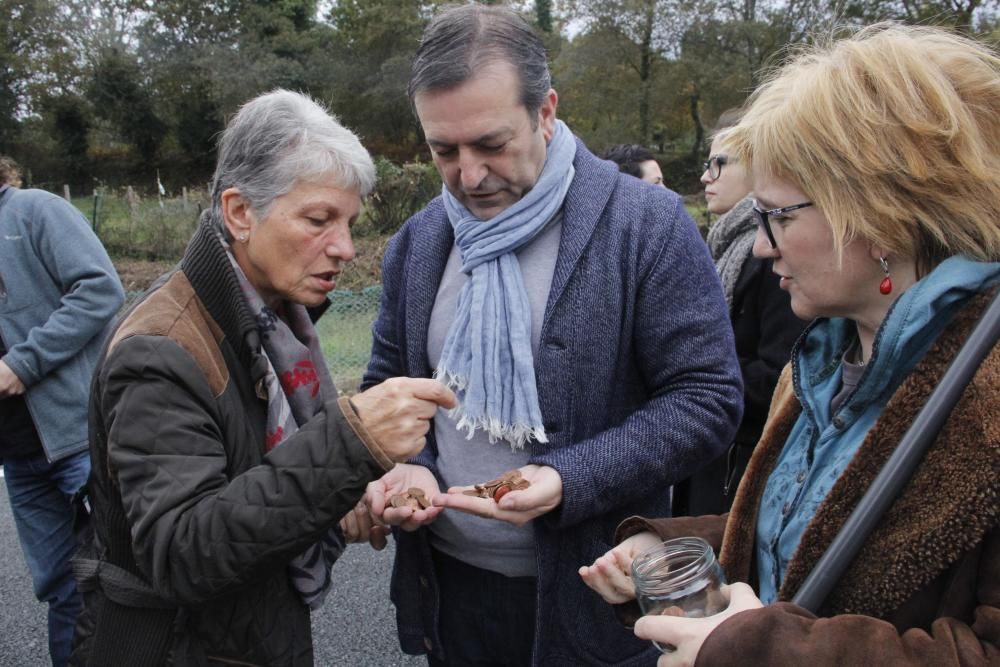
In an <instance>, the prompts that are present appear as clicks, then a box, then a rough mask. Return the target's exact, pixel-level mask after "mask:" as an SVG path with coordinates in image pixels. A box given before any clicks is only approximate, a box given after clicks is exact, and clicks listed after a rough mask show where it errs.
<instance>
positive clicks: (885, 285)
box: [878, 255, 892, 294]
mask: <svg viewBox="0 0 1000 667" xmlns="http://www.w3.org/2000/svg"><path fill="white" fill-rule="evenodd" d="M878 261H879V263H881V264H882V272H883V273H885V278H883V279H882V282H881V283H879V285H878V291H879V292H881V293H882V294H888V293H890V292H891V291H892V278H890V277H889V262H887V261H885V257H882V256H881V255H880V256H879V258H878Z"/></svg>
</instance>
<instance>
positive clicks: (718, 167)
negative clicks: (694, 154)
mask: <svg viewBox="0 0 1000 667" xmlns="http://www.w3.org/2000/svg"><path fill="white" fill-rule="evenodd" d="M728 163H729V157H728V156H726V155H713V156H712V157H710V158H708V162H705V163H703V164H702V166H703V167H705V171H707V172H708V177H709V178H710V179H712V180H713V181H714V180H715V179H717V178H718V177H719V176H722V165H724V164H728Z"/></svg>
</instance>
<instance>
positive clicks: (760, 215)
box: [753, 199, 813, 250]
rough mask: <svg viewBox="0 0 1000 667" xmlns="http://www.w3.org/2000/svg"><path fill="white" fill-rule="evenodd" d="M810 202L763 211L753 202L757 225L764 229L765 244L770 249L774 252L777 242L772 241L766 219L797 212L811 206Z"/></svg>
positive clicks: (772, 236) (768, 223)
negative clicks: (769, 246)
mask: <svg viewBox="0 0 1000 667" xmlns="http://www.w3.org/2000/svg"><path fill="white" fill-rule="evenodd" d="M812 205H813V203H812V202H811V201H807V202H803V203H801V204H793V205H791V206H783V207H781V208H770V209H763V208H761V207H760V205H759V204H758V203H757V200H756V199H754V200H753V212H754V213H756V214H757V224H759V225H760V226H761V227H763V228H764V234H766V235H767V242H768V243H770V244H771V249H772V250H775V249H777V247H778V242H777V241H775V240H774V232H773V231H771V223H770V222H768V218H769V217H770V216H772V215H784V214H785V213H790V212H792V211H797V210H799V209H800V208H806V207H807V206H812Z"/></svg>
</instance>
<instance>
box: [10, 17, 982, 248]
mask: <svg viewBox="0 0 1000 667" xmlns="http://www.w3.org/2000/svg"><path fill="white" fill-rule="evenodd" d="M441 4H443V2H442V0H325V1H317V0H0V153H6V154H9V155H11V156H13V157H14V158H15V159H16V160H18V161H19V162H20V163H21V164H22V165H24V167H25V168H26V170H27V173H26V176H27V181H28V182H29V183H30V184H33V185H37V186H42V187H47V188H49V189H53V190H56V191H58V190H59V188H60V187H61V185H62V184H64V183H66V184H70V185H71V187H72V188H73V191H74V192H86V193H88V194H89V193H90V192H91V191H92V189H93V188H94V187H95V186H101V187H105V186H107V187H122V186H125V185H132V186H134V187H135V188H137V189H139V190H140V191H142V190H145V191H147V192H154V190H153V188H154V187H155V184H156V182H157V175H159V178H160V180H161V181H162V182H163V184H164V186H165V187H166V189H167V190H168V191H169V192H174V193H176V192H178V191H179V190H180V187H181V186H187V187H189V188H190V187H198V188H203V187H204V186H205V183H206V181H207V180H208V179H209V178H210V177H211V171H212V166H213V161H214V144H215V139H216V136H217V134H218V132H219V131H220V130H221V129H222V127H223V126H224V123H225V119H226V118H227V116H229V115H230V114H232V113H233V112H234V110H235V109H236V108H237V107H238V106H239V105H240V104H241V103H242V102H244V101H246V100H247V99H248V98H250V97H252V96H253V95H255V94H258V93H260V92H263V91H266V90H270V89H273V88H275V87H279V86H280V87H286V88H291V89H295V90H302V91H305V92H308V93H310V94H312V95H313V96H315V97H317V98H319V99H321V100H323V101H324V102H326V103H327V104H328V105H329V106H330V108H331V109H332V110H333V111H334V112H335V113H336V114H337V115H338V116H339V117H340V118H341V119H342V120H343V121H344V122H345V124H347V125H348V126H349V127H351V128H353V129H354V130H355V131H357V132H358V133H359V134H360V135H361V136H362V138H363V140H364V142H365V144H366V145H367V146H368V147H369V148H370V149H371V150H372V152H373V153H374V154H375V155H376V156H379V157H381V158H383V159H384V160H388V161H390V162H391V164H388V163H380V171H382V172H383V173H384V174H386V175H388V176H390V177H391V178H390V179H389V180H391V181H392V187H393V188H395V194H393V195H380V196H381V198H379V197H376V198H375V200H374V201H375V204H374V208H373V210H372V215H371V218H370V220H369V222H370V223H371V225H372V229H377V230H379V231H383V230H388V229H389V228H391V227H393V226H394V225H397V224H398V221H399V220H400V216H402V215H403V213H404V212H405V209H406V208H407V205H406V204H404V203H402V202H399V201H396V200H395V199H393V197H397V198H398V197H402V196H404V195H406V196H411V197H417V198H423V197H426V196H428V195H429V194H431V193H432V192H434V191H435V190H436V188H437V187H438V185H437V184H436V183H433V184H427V183H424V182H423V181H424V180H426V179H424V175H423V172H422V171H421V170H422V169H423V167H420V166H419V162H418V161H419V160H420V159H423V160H426V159H427V158H426V150H425V148H424V147H423V145H422V137H421V135H420V128H419V126H418V124H417V123H416V122H415V119H414V116H413V114H412V112H411V110H410V106H409V102H408V100H407V99H406V95H405V86H406V80H407V76H408V72H409V63H410V61H411V59H412V56H413V53H414V51H415V50H416V47H417V44H418V40H419V36H420V33H421V31H422V29H423V27H424V26H425V25H426V22H427V21H428V20H429V18H430V17H431V16H432V15H433V14H434V12H435V11H436V10H437V9H439V7H440V6H441ZM514 4H515V6H516V7H517V8H518V9H519V10H521V11H522V12H524V14H525V15H526V16H527V17H528V18H529V19H530V20H531V21H532V22H533V23H534V24H535V25H536V26H538V28H539V30H540V31H541V33H542V34H543V36H544V39H545V40H546V42H547V44H548V46H549V49H550V53H551V58H552V68H553V74H554V79H555V86H556V89H557V90H558V91H559V94H560V107H559V112H560V115H561V116H562V117H563V118H564V119H566V120H567V121H568V122H569V124H570V126H571V127H572V128H573V129H574V131H575V132H577V133H578V134H579V135H580V136H581V137H582V138H583V139H584V140H585V141H586V142H588V144H589V145H590V146H591V147H592V148H593V149H595V150H598V151H599V150H601V149H602V148H603V147H604V146H606V145H608V144H611V143H620V142H637V143H643V144H646V145H648V146H650V147H651V148H653V149H654V151H655V152H657V153H658V154H659V156H660V157H661V158H662V159H663V161H664V163H665V164H666V165H667V166H668V168H667V169H665V170H664V171H665V172H666V176H667V179H668V181H669V183H670V184H671V185H672V186H673V187H675V189H679V190H681V191H682V192H683V191H690V190H693V189H695V188H696V187H697V181H696V178H697V174H698V172H699V169H698V167H697V166H696V165H697V164H698V163H699V162H700V158H701V153H702V151H703V149H704V139H705V136H706V134H707V133H708V132H709V131H710V130H711V128H712V125H713V124H714V122H715V120H716V118H717V117H718V116H719V114H720V113H721V112H722V111H723V110H725V109H727V108H730V107H733V106H736V105H739V104H740V103H741V102H742V101H743V100H744V99H745V98H746V96H747V94H748V93H749V92H750V90H752V88H753V87H754V85H755V84H756V83H757V82H758V80H759V77H760V76H761V72H762V71H763V69H762V68H763V67H764V66H765V65H766V64H767V63H769V62H772V61H773V60H774V58H775V54H777V53H779V52H780V51H781V49H782V48H783V47H784V46H786V45H788V44H795V43H800V42H803V41H807V40H808V39H810V38H811V36H812V35H815V34H816V33H823V32H828V31H829V30H830V29H831V28H832V26H834V25H842V24H847V25H862V24H866V23H870V22H873V21H876V20H880V19H884V18H892V19H896V20H900V21H907V22H924V23H927V22H933V23H945V24H949V25H953V26H956V27H958V28H959V29H961V30H965V31H967V32H970V33H973V34H976V35H978V36H981V37H982V38H983V39H986V40H992V41H994V42H996V41H997V40H998V39H1000V33H998V29H997V26H998V13H1000V0H834V1H833V2H831V1H829V0H562V1H558V0H556V1H553V0H534V1H521V2H516V3H514ZM411 163H412V164H411ZM400 165H405V166H400ZM413 165H416V166H413ZM425 166H426V165H425ZM388 182H389V181H386V183H388ZM390 200H391V201H390ZM422 203H423V201H416V204H415V205H417V206H419V205H421V204H422ZM410 204H411V208H412V205H413V202H410Z"/></svg>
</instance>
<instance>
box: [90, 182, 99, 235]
mask: <svg viewBox="0 0 1000 667" xmlns="http://www.w3.org/2000/svg"><path fill="white" fill-rule="evenodd" d="M99 201H100V199H99V198H98V196H97V188H94V215H93V223H92V225H93V227H94V235H95V236H97V238H101V234H100V232H99V231H98V228H97V205H98V202H99Z"/></svg>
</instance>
